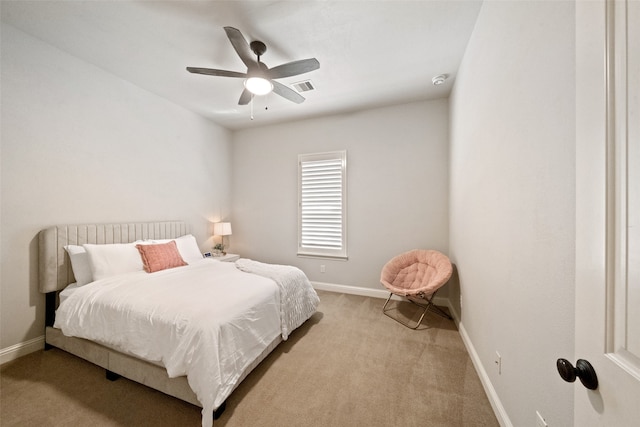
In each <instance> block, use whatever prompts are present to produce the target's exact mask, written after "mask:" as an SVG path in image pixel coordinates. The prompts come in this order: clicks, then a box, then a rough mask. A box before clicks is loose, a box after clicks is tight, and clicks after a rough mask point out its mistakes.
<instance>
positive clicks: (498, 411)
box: [458, 323, 513, 427]
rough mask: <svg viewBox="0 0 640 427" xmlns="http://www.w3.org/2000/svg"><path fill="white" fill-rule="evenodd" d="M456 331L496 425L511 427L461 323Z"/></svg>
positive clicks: (507, 416)
mask: <svg viewBox="0 0 640 427" xmlns="http://www.w3.org/2000/svg"><path fill="white" fill-rule="evenodd" d="M458 330H459V331H460V336H461V337H462V342H464V346H465V347H466V348H467V352H468V353H469V357H470V358H471V361H472V362H473V366H474V367H475V368H476V372H477V373H478V376H479V377H480V382H481V383H482V386H483V387H484V391H485V392H486V393H487V397H488V398H489V403H491V407H492V408H493V412H494V414H495V415H496V418H497V419H498V423H500V426H502V427H513V424H511V420H510V419H509V415H507V411H506V410H505V409H504V406H502V401H501V400H500V397H499V396H498V393H496V389H495V388H494V387H493V384H492V383H491V380H490V379H489V375H488V374H487V371H486V370H485V369H484V366H483V365H482V362H481V361H480V357H479V356H478V353H477V352H476V349H475V347H474V346H473V343H472V342H471V338H469V334H467V330H466V329H465V328H464V325H463V324H462V323H459V324H458Z"/></svg>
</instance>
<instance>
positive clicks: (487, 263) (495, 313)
mask: <svg viewBox="0 0 640 427" xmlns="http://www.w3.org/2000/svg"><path fill="white" fill-rule="evenodd" d="M574 30H575V24H574V4H573V3H572V2H546V1H541V2H529V1H518V2H502V1H486V2H485V3H484V4H483V6H482V10H481V12H480V15H479V17H478V21H477V23H476V27H475V30H474V33H473V35H472V38H471V40H470V43H469V45H468V47H467V51H466V53H465V57H464V60H463V63H462V66H461V68H460V70H459V72H458V76H457V80H456V84H455V88H454V92H453V94H452V96H451V98H450V103H451V116H450V117H451V148H450V150H451V152H450V157H451V187H450V189H451V192H450V198H451V205H450V209H451V214H450V230H451V231H450V248H451V256H452V259H453V261H454V262H455V263H456V264H457V267H458V271H459V276H460V292H461V305H462V324H461V331H462V332H463V333H464V332H465V331H466V333H467V334H468V338H469V340H470V342H471V343H472V346H473V347H474V348H475V351H476V353H477V357H478V358H479V361H480V363H481V366H480V371H481V374H483V375H486V376H487V377H485V379H486V380H488V381H489V384H490V387H493V388H494V389H495V392H496V394H497V396H498V398H499V401H500V402H501V403H502V405H503V407H504V409H505V410H506V413H507V414H508V419H510V421H511V423H512V425H514V426H533V425H536V423H535V416H536V415H535V412H536V410H538V411H540V413H541V414H542V416H543V417H545V418H546V420H547V422H548V424H549V425H550V426H571V425H573V388H574V386H572V385H568V384H566V383H564V382H563V381H562V380H561V379H560V378H559V376H558V374H557V372H556V367H555V362H556V359H557V358H558V357H571V356H572V355H573V342H574V340H573V338H574V246H575V243H574V239H575V231H574V228H575V218H574V215H575V178H574V174H575V152H574V147H575V114H574V110H575V89H574V84H575V63H574V62H575V61H574V55H575V52H574V49H575V43H574ZM496 350H497V351H499V352H500V354H501V355H502V374H501V375H498V373H497V369H496V367H495V364H494V357H495V351H496Z"/></svg>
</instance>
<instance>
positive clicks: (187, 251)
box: [153, 234, 202, 264]
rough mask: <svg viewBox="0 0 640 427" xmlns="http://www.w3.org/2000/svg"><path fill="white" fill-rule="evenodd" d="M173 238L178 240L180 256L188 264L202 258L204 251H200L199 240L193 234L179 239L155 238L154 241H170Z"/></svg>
mask: <svg viewBox="0 0 640 427" xmlns="http://www.w3.org/2000/svg"><path fill="white" fill-rule="evenodd" d="M172 240H175V241H176V246H177V247H178V252H180V256H181V257H182V259H183V260H184V261H185V262H186V263H187V264H191V263H193V262H195V261H199V260H201V259H202V252H200V247H198V242H196V238H195V237H194V236H193V235H192V234H187V235H185V236H180V237H178V238H177V239H160V240H154V241H153V242H154V243H168V242H170V241H172Z"/></svg>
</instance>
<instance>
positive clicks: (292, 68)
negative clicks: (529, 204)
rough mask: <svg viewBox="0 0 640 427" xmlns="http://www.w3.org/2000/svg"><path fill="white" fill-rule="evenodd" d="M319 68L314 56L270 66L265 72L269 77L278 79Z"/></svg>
mask: <svg viewBox="0 0 640 427" xmlns="http://www.w3.org/2000/svg"><path fill="white" fill-rule="evenodd" d="M318 68H320V63H319V62H318V60H317V59H316V58H309V59H301V60H299V61H293V62H287V63H286V64H282V65H278V66H277V67H273V68H271V69H270V70H269V71H268V72H267V73H268V75H269V78H272V79H279V78H282V77H291V76H297V75H298V74H304V73H308V72H309V71H313V70H317V69H318Z"/></svg>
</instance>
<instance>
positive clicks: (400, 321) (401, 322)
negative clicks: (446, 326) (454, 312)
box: [382, 291, 453, 329]
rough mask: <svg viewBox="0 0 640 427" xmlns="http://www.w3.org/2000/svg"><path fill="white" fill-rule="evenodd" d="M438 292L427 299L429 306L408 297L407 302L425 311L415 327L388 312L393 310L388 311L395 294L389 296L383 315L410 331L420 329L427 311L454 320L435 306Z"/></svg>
mask: <svg viewBox="0 0 640 427" xmlns="http://www.w3.org/2000/svg"><path fill="white" fill-rule="evenodd" d="M436 292H437V291H436ZM436 292H434V293H433V294H431V296H430V297H429V298H425V300H426V301H427V305H422V304H419V303H417V302H415V301H414V300H412V299H411V298H410V297H407V300H409V302H410V303H412V304H414V305H417V306H418V307H420V308H422V309H423V310H424V311H423V312H422V315H421V316H420V319H418V322H417V323H416V325H415V326H413V327H412V326H409V321H407V322H403V321H402V320H400V319H398V318H397V317H393V316H392V315H390V314H389V313H388V311H390V310H392V309H387V304H389V301H391V297H392V296H393V293H390V294H389V298H387V301H386V302H385V303H384V306H383V307H382V313H384V315H385V316H387V317H390V318H392V319H393V320H395V321H396V322H398V323H400V324H402V325H404V326H406V327H407V328H409V329H418V327H419V326H420V324H421V323H422V319H424V316H425V315H426V314H427V311H429V309H432V311H433V312H434V313H435V314H437V315H439V316H442V317H444V318H446V319H449V320H453V317H451V316H449V315H448V314H447V313H446V312H445V311H443V310H442V309H441V308H440V307H438V306H437V305H435V304H434V303H433V298H434V297H435V296H436Z"/></svg>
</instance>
